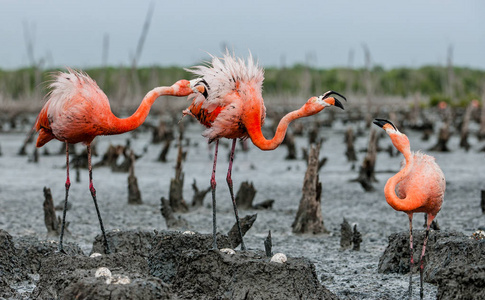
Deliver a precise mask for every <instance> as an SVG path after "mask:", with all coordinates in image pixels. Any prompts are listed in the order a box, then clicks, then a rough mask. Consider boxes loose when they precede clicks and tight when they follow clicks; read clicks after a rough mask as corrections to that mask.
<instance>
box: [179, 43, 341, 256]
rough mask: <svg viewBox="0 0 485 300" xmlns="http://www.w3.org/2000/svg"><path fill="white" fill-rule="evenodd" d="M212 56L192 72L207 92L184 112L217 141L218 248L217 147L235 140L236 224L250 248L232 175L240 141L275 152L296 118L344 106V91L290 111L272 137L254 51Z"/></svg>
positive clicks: (229, 180) (213, 184)
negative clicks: (239, 55)
mask: <svg viewBox="0 0 485 300" xmlns="http://www.w3.org/2000/svg"><path fill="white" fill-rule="evenodd" d="M211 57H212V62H211V63H210V64H208V65H204V66H196V67H193V68H191V69H188V71H190V72H192V73H194V74H195V75H197V76H199V78H198V79H194V80H192V81H191V83H193V84H194V87H197V88H200V87H203V88H204V90H203V91H202V92H201V93H194V94H191V95H190V96H189V99H190V98H192V97H193V100H192V103H191V104H190V106H189V107H188V108H187V109H186V110H184V112H183V113H184V115H191V116H193V117H195V118H196V119H197V120H198V121H199V122H200V123H201V124H202V125H204V126H205V127H207V129H206V130H205V131H204V133H203V134H202V135H203V136H204V137H207V138H208V139H209V143H211V142H214V141H215V153H214V164H213V168H212V176H211V181H210V183H211V189H212V209H213V212H212V217H213V243H212V246H213V248H214V249H217V240H216V230H217V224H216V198H215V191H216V180H215V173H216V163H217V151H218V146H219V139H220V138H228V139H232V147H231V152H230V159H229V168H228V171H227V177H226V181H227V184H228V186H229V192H230V195H231V199H232V204H233V208H234V214H235V216H236V223H237V227H238V230H239V235H240V238H241V249H242V250H245V249H246V246H245V245H244V241H243V236H242V232H241V227H240V224H239V216H238V212H237V206H236V201H235V199H234V192H233V182H232V178H231V173H232V164H233V161H234V150H235V147H236V141H237V139H242V140H245V139H247V138H249V139H251V141H252V142H253V144H254V145H255V146H256V147H258V148H260V149H261V150H273V149H275V148H276V147H278V146H279V145H280V144H281V142H282V141H283V139H284V137H285V134H286V130H287V128H288V125H289V124H290V123H291V122H292V121H293V120H295V119H298V118H303V117H308V116H311V115H314V114H316V113H318V112H320V111H322V110H323V109H324V108H325V107H328V106H337V107H340V108H342V109H343V106H342V103H340V101H338V100H337V99H335V97H330V96H331V95H338V96H340V97H342V98H343V99H345V97H344V96H342V95H340V94H339V93H336V92H333V91H329V92H327V93H325V94H323V95H322V96H319V97H311V98H310V99H309V100H308V101H307V102H306V103H305V104H304V105H303V106H302V107H301V108H300V109H297V110H295V111H292V112H290V113H288V114H287V115H285V116H284V117H283V118H282V119H281V121H280V123H279V124H278V128H277V130H276V133H275V136H274V137H273V138H272V139H271V140H267V139H266V138H265V137H264V136H263V134H262V132H261V126H262V125H263V123H264V120H265V116H266V108H265V106H264V102H263V97H262V95H261V89H262V84H263V79H264V76H263V73H264V72H263V69H262V68H261V67H259V66H258V65H257V63H255V62H254V60H253V58H252V56H251V55H250V56H249V58H248V60H247V63H245V61H244V60H242V59H240V58H236V57H234V56H232V55H230V54H229V52H226V54H225V55H224V56H223V57H222V58H217V57H214V56H211Z"/></svg>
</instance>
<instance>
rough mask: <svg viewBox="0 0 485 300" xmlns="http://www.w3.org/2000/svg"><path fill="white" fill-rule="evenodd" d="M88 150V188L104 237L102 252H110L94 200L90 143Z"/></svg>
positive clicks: (94, 191) (94, 190)
mask: <svg viewBox="0 0 485 300" xmlns="http://www.w3.org/2000/svg"><path fill="white" fill-rule="evenodd" d="M87 150H88V170H89V190H90V191H91V196H93V201H94V206H95V207H96V213H97V215H98V220H99V226H100V227H101V232H102V234H103V238H104V252H105V253H106V254H110V253H111V251H110V249H109V245H108V239H107V238H106V233H105V231H104V226H103V220H102V219H101V214H100V212H99V207H98V201H97V200H96V189H95V188H94V185H93V167H92V165H91V145H88V146H87Z"/></svg>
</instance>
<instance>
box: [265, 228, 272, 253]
mask: <svg viewBox="0 0 485 300" xmlns="http://www.w3.org/2000/svg"><path fill="white" fill-rule="evenodd" d="M272 248H273V242H272V241H271V230H270V231H268V236H267V237H266V238H265V239H264V251H265V253H266V256H267V257H272V256H273V250H272Z"/></svg>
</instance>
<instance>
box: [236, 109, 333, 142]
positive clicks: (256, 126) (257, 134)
mask: <svg viewBox="0 0 485 300" xmlns="http://www.w3.org/2000/svg"><path fill="white" fill-rule="evenodd" d="M322 109H323V107H322ZM320 110H321V109H320ZM320 110H318V111H320ZM318 111H316V110H311V109H307V106H306V105H304V106H303V107H301V108H300V109H297V110H295V111H292V112H290V113H288V114H287V115H285V116H284V117H283V118H282V119H281V120H280V122H279V124H278V128H276V132H275V135H274V137H273V138H272V139H271V140H267V139H266V138H265V137H264V136H263V133H262V132H261V114H260V113H257V114H255V113H254V112H253V113H248V114H247V115H246V118H245V122H244V125H245V126H246V129H247V131H248V134H249V137H250V138H251V141H252V142H253V144H254V145H255V146H256V147H258V148H259V149H261V150H273V149H276V148H277V147H278V146H279V145H280V144H281V143H282V142H283V139H284V138H285V135H286V131H287V130H288V125H289V124H290V123H291V122H292V121H294V120H296V119H299V118H303V117H307V116H310V115H313V114H316V113H317V112H318ZM248 118H249V122H247V119H248Z"/></svg>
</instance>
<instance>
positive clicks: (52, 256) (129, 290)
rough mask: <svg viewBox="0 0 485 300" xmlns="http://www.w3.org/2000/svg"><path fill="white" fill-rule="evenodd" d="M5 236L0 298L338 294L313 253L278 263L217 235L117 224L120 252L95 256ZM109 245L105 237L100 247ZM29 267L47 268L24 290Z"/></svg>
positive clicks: (34, 270) (114, 239)
mask: <svg viewBox="0 0 485 300" xmlns="http://www.w3.org/2000/svg"><path fill="white" fill-rule="evenodd" d="M0 238H1V240H0V242H1V249H0V251H1V253H0V254H1V257H0V263H1V264H0V271H1V272H2V277H1V280H0V288H1V291H2V293H3V294H2V295H0V297H6V298H22V297H23V298H32V299H337V297H336V296H335V295H333V294H332V293H331V292H329V291H328V290H327V289H326V288H325V287H323V286H322V285H321V284H320V282H319V281H318V278H317V275H316V272H315V267H314V265H313V264H312V263H311V262H310V261H309V260H307V259H304V258H291V257H289V258H288V260H287V262H286V263H275V262H270V258H268V257H266V256H265V255H264V254H263V252H259V251H252V250H251V251H244V252H241V251H238V252H236V253H235V254H227V253H224V252H221V251H218V250H210V248H211V246H212V236H211V235H204V234H197V233H180V232H168V231H163V232H143V231H112V232H110V233H109V234H108V238H109V240H110V241H109V242H110V246H111V251H112V253H111V254H109V255H99V254H93V255H92V256H91V257H88V256H86V255H84V254H82V253H81V251H80V249H79V247H77V245H75V244H69V246H68V247H66V250H68V251H67V252H68V253H67V254H63V253H59V252H57V251H56V250H57V243H55V242H43V241H39V240H37V239H33V238H21V239H17V241H16V239H12V237H10V235H8V233H6V232H0ZM218 245H219V247H220V248H225V247H228V246H229V245H230V240H229V238H228V237H227V236H225V235H219V236H218ZM66 246H67V244H66ZM102 250H103V246H102V241H101V239H100V237H99V236H98V237H96V240H95V241H94V243H93V251H92V252H102ZM12 270H14V271H12ZM7 273H8V274H7ZM4 274H5V275H4ZM26 274H39V279H38V281H37V282H36V283H35V284H36V287H35V288H34V290H33V291H32V293H29V294H28V295H27V294H25V293H24V294H23V295H22V297H20V296H19V295H18V294H17V292H16V291H15V290H13V289H12V288H11V285H12V284H14V283H16V282H18V281H20V280H25V278H26V277H27V275H26ZM4 279H5V280H4Z"/></svg>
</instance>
